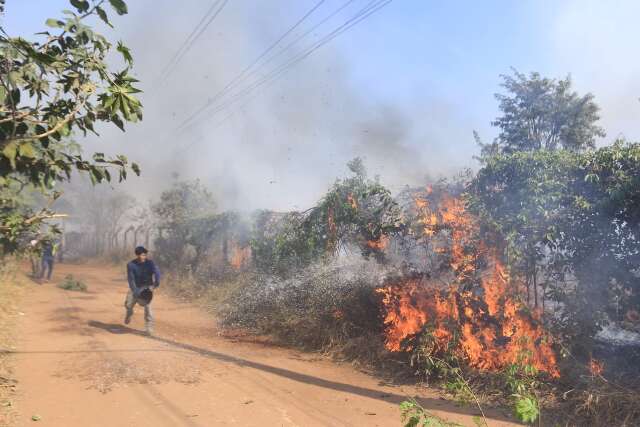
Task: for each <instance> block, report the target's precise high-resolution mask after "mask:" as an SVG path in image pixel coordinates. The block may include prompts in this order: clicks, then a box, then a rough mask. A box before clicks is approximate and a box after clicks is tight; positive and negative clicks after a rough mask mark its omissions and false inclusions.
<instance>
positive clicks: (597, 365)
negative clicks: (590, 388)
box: [589, 358, 604, 377]
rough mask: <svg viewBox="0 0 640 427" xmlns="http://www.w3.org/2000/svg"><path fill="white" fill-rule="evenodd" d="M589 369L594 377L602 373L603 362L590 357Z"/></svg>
mask: <svg viewBox="0 0 640 427" xmlns="http://www.w3.org/2000/svg"><path fill="white" fill-rule="evenodd" d="M589 371H590V372H591V375H593V376H594V377H597V376H600V375H602V372H604V362H602V361H600V360H597V359H594V358H591V360H590V361H589Z"/></svg>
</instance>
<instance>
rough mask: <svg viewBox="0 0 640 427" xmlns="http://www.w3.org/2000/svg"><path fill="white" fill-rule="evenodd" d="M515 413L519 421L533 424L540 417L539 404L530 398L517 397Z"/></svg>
mask: <svg viewBox="0 0 640 427" xmlns="http://www.w3.org/2000/svg"><path fill="white" fill-rule="evenodd" d="M516 399H517V400H516V406H515V412H516V416H517V417H518V419H519V420H520V421H522V422H525V423H533V422H534V421H535V420H536V419H537V418H538V415H539V411H538V402H536V400H535V399H534V398H532V397H530V396H516Z"/></svg>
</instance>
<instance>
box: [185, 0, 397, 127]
mask: <svg viewBox="0 0 640 427" xmlns="http://www.w3.org/2000/svg"><path fill="white" fill-rule="evenodd" d="M391 1H392V0H372V1H371V2H369V4H368V5H367V6H365V7H364V8H362V9H361V10H360V11H359V12H358V13H356V14H355V15H354V16H353V17H351V18H350V19H348V20H347V21H346V22H344V23H343V24H342V25H340V26H339V27H337V28H336V29H334V30H333V31H331V32H330V33H329V34H328V35H326V36H325V37H323V38H322V39H320V40H319V41H317V42H316V43H314V44H313V45H311V46H310V47H308V48H307V49H306V50H304V51H303V52H302V53H300V54H298V55H297V56H294V57H292V58H290V59H289V60H288V61H287V62H285V63H284V64H282V65H280V66H279V67H277V68H275V69H274V70H272V71H271V72H270V73H268V74H267V75H266V76H264V77H262V78H261V79H259V80H257V81H255V82H254V83H252V84H251V85H249V86H247V87H246V88H245V89H243V90H241V91H239V92H237V93H236V94H235V95H233V96H232V97H231V98H230V99H227V100H226V101H223V102H222V103H220V104H219V105H218V106H216V107H215V108H214V109H213V110H212V111H211V114H210V115H209V117H211V116H213V115H215V114H217V113H219V112H220V111H222V110H224V109H226V108H228V107H230V106H231V105H233V104H235V103H236V102H237V101H238V100H241V98H242V97H244V96H245V95H247V94H250V93H251V92H252V91H254V90H256V89H258V88H259V87H261V86H263V85H264V84H267V83H271V82H273V81H275V80H276V79H277V78H279V77H280V76H282V75H283V74H285V73H286V72H287V71H289V69H291V67H293V66H294V65H296V64H298V63H299V62H300V61H302V60H304V59H305V58H307V57H308V56H309V55H311V54H312V53H313V52H315V51H316V50H317V49H319V48H320V47H322V46H323V45H325V44H326V43H328V42H330V41H331V40H333V39H334V38H336V37H337V36H339V35H340V34H342V33H344V32H346V31H348V30H349V29H351V28H353V27H354V26H355V25H357V24H358V23H360V22H362V21H363V20H365V19H366V18H368V17H369V16H370V15H372V14H373V13H375V12H377V11H378V10H380V9H382V8H383V7H385V6H386V5H387V4H389V3H391ZM209 107H211V104H209V103H208V104H206V105H205V106H204V107H202V108H200V109H199V110H198V111H197V112H196V113H195V114H192V115H191V116H190V117H189V118H187V120H185V121H184V122H183V123H182V124H181V125H180V127H179V128H178V129H181V128H184V127H185V126H187V125H188V124H190V123H192V122H193V121H194V120H195V118H196V117H197V116H198V115H200V114H201V113H202V112H204V111H205V110H207V109H209Z"/></svg>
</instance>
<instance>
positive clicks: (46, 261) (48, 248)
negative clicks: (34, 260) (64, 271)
mask: <svg viewBox="0 0 640 427" xmlns="http://www.w3.org/2000/svg"><path fill="white" fill-rule="evenodd" d="M55 249H56V248H55V245H54V243H53V242H52V241H51V240H45V241H44V242H42V265H41V267H40V280H42V279H44V281H45V282H48V281H49V280H51V275H52V274H53V264H54V262H55ZM45 272H46V274H45ZM45 275H46V278H45Z"/></svg>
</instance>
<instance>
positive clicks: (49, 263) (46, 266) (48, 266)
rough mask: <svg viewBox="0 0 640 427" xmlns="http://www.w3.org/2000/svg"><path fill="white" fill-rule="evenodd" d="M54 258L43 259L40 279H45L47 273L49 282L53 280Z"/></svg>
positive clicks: (46, 257)
mask: <svg viewBox="0 0 640 427" xmlns="http://www.w3.org/2000/svg"><path fill="white" fill-rule="evenodd" d="M53 263H54V259H53V257H48V256H45V257H42V268H40V278H41V279H42V278H44V275H45V271H46V273H47V280H50V279H51V274H53Z"/></svg>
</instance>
